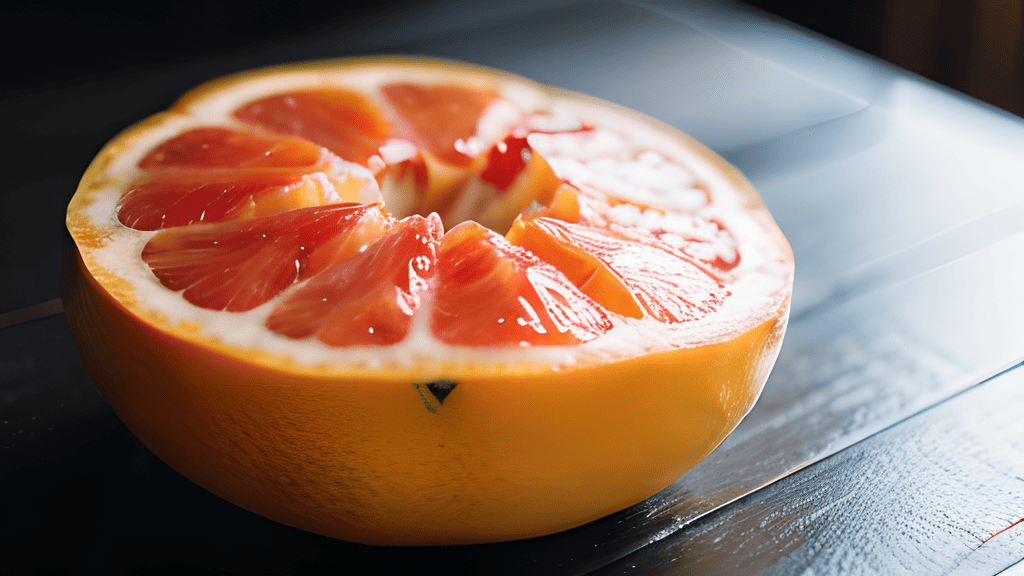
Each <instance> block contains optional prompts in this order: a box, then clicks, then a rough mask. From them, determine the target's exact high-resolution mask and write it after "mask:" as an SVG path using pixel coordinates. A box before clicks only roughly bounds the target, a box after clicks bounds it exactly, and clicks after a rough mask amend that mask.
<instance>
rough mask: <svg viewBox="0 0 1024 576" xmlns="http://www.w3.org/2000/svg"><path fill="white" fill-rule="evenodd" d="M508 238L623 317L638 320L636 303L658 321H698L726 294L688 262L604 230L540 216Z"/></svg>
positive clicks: (523, 222) (523, 223) (518, 224)
mask: <svg viewBox="0 0 1024 576" xmlns="http://www.w3.org/2000/svg"><path fill="white" fill-rule="evenodd" d="M509 236H510V240H511V241H512V242H513V243H514V244H518V245H520V246H523V247H525V248H528V249H529V250H531V251H533V252H535V253H536V254H538V255H539V256H540V257H541V258H543V259H545V260H547V261H548V262H551V263H552V264H555V266H556V267H558V268H559V269H560V270H562V271H572V272H570V278H571V279H572V280H573V282H574V283H575V284H576V285H577V286H578V287H579V288H580V290H582V291H583V292H584V293H585V294H587V295H588V296H590V297H591V298H593V299H594V300H596V301H597V302H600V303H601V304H602V305H604V306H605V307H606V308H608V309H609V310H613V311H616V312H618V313H620V314H622V315H624V316H631V317H634V318H639V317H641V316H642V312H641V311H640V310H639V308H637V307H636V304H637V303H639V304H641V305H642V306H643V308H644V309H645V310H646V311H647V313H648V314H650V315H651V316H652V317H654V318H655V319H657V320H659V321H661V322H667V323H678V322H687V321H691V320H698V319H700V318H702V317H704V316H706V315H708V314H710V313H712V312H714V311H715V310H716V309H718V307H719V306H721V304H722V302H724V301H725V298H726V297H727V296H728V295H729V291H728V290H727V289H726V288H725V286H723V285H722V284H721V283H720V282H719V281H717V280H716V279H715V278H713V277H712V276H710V275H709V274H708V273H707V272H705V271H704V270H702V269H701V268H700V267H698V266H696V265H695V264H694V263H693V262H691V261H690V260H689V259H686V258H683V257H680V256H679V255H677V254H673V253H672V252H669V251H667V250H664V249H663V248H662V247H660V246H658V245H656V244H647V243H641V242H638V241H636V240H634V239H630V238H625V237H622V236H619V235H616V234H614V233H613V232H611V231H609V230H606V229H602V228H597V227H592V226H586V225H582V224H573V223H569V222H564V221H561V220H556V219H553V218H549V217H545V216H540V217H534V218H526V219H520V220H518V221H517V222H516V224H515V225H513V227H512V230H510V231H509ZM627 295H628V296H627Z"/></svg>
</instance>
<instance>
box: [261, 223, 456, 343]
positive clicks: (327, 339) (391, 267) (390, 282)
mask: <svg viewBox="0 0 1024 576" xmlns="http://www.w3.org/2000/svg"><path fill="white" fill-rule="evenodd" d="M442 233H443V231H442V228H441V220H440V218H438V217H437V216H436V215H431V216H429V217H427V218H424V217H422V216H419V215H414V216H409V217H408V218H405V219H403V220H401V221H399V222H398V223H397V224H396V225H395V227H394V229H393V230H391V231H390V232H388V233H387V234H386V235H385V236H384V237H383V238H381V239H380V240H378V241H377V242H375V243H374V244H372V245H370V246H368V247H367V248H366V249H365V250H364V251H362V252H360V253H358V254H356V255H355V256H353V257H352V258H350V259H348V260H344V261H341V262H338V263H336V264H335V265H333V266H331V267H329V268H327V269H325V270H323V271H322V272H321V273H319V274H317V275H316V276H313V277H312V278H311V279H310V280H309V281H308V282H307V283H305V284H302V285H300V286H297V287H296V289H295V290H294V291H293V292H292V293H290V294H288V295H287V296H286V297H285V299H284V301H282V302H281V303H280V304H278V305H277V306H276V307H275V308H274V310H273V311H272V312H271V313H270V316H269V317H268V318H267V320H266V327H267V328H268V329H270V330H271V331H273V332H276V333H278V334H281V335H284V336H288V337H290V338H295V339H301V338H310V337H316V338H318V339H319V340H320V341H321V342H323V343H324V344H327V345H329V346H360V345H363V346H366V345H372V346H380V345H387V344H394V343H396V342H399V341H401V340H402V339H404V338H405V336H406V335H407V334H408V332H409V328H410V324H411V322H412V318H413V316H414V315H415V314H416V312H417V310H418V309H419V307H420V300H421V295H422V294H423V293H424V292H425V291H426V290H428V288H429V280H430V278H431V277H433V276H434V272H435V268H436V263H437V245H438V241H439V239H440V237H441V235H442Z"/></svg>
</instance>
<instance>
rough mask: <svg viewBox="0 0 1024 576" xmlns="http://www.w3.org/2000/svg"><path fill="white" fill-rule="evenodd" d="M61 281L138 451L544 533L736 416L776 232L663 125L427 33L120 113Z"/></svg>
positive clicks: (738, 190) (361, 502)
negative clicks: (131, 121)
mask: <svg viewBox="0 0 1024 576" xmlns="http://www.w3.org/2000/svg"><path fill="white" fill-rule="evenodd" d="M67 225H68V229H69V230H70V232H71V236H72V238H73V240H74V242H73V244H70V243H69V250H68V259H67V262H66V263H67V269H66V270H65V283H64V284H65V286H64V288H65V291H64V299H65V307H66V309H67V314H68V319H69V321H70V323H71V326H72V329H73V331H74V334H75V338H76V340H77V342H78V346H79V348H80V350H81V352H82V357H83V359H84V361H85V363H86V365H87V367H88V369H89V371H90V373H91V374H92V376H93V378H94V379H95V381H96V384H97V385H98V386H99V388H100V389H101V390H102V391H103V393H104V394H105V395H106V397H107V399H108V400H109V401H110V403H111V405H112V406H113V407H114V409H115V410H116V411H117V413H118V414H119V416H120V417H121V418H122V419H123V420H124V421H125V423H126V424H127V425H128V426H129V427H130V428H131V430H132V431H133V432H134V433H135V434H136V435H137V436H138V437H139V438H140V439H141V440H142V441H143V442H144V443H145V444H146V445H147V446H148V447H149V448H151V449H152V450H153V451H154V452H155V453H156V454H157V455H158V456H160V457H161V458H162V459H164V460H165V461H166V462H167V463H168V464H170V465H171V466H172V467H174V468H175V469H176V470H178V471H180V472H181V473H182V474H184V475H185V476H187V477H188V478H190V479H192V480H193V481H195V482H197V483H198V484H200V485H202V486H204V487H206V488H207V489H209V490H211V491H212V492H214V493H216V494H218V495H220V496H222V497H224V498H226V499H227V500H230V501H232V502H235V503H237V504H238V505H240V506H243V507H245V508H248V509H250V510H253V511H255V512H257V513H259V514H262V515H264V516H267V517H269V518H272V519H274V520H278V521H280V522H283V523H286V524H289V525H292V526H296V527H299V528H302V529H305V530H310V531H313V532H317V533H320V534H326V535H329V536H333V537H337V538H341V539H345V540H352V541H357V542H366V543H376V544H448V543H473V542H491V541H501V540H510V539H517V538H526V537H532V536H539V535H543V534H549V533H553V532H557V531H561V530H565V529H568V528H572V527H574V526H579V525H581V524H583V523H586V522H589V521H591V520H594V519H597V518H600V517H602V516H604V515H607V514H609V513H611V512H614V511H617V510H620V509H622V508H625V507H627V506H630V505H632V504H635V503H637V502H640V501H642V500H644V499H645V498H648V497H649V496H651V495H653V494H655V493H656V492H658V491H659V490H661V489H663V488H665V487H666V486H667V485H668V484H670V483H671V482H672V481H673V480H675V479H676V478H677V477H679V476H680V475H681V474H682V473H683V472H685V471H686V470H687V469H689V468H690V467H691V466H693V465H694V464H695V463H696V462H698V461H699V460H700V459H701V458H703V457H704V456H706V455H707V454H708V453H709V452H710V451H711V450H712V449H713V448H714V447H715V446H716V445H718V444H719V443H720V442H721V441H722V439H723V438H725V436H726V435H727V434H728V433H729V432H730V431H731V430H732V429H733V428H734V427H735V426H736V424H737V423H738V422H739V420H740V419H741V418H742V417H743V416H744V415H745V414H746V413H747V411H748V410H749V409H750V407H751V406H752V404H753V403H754V401H755V399H756V398H757V396H758V394H759V393H760V391H761V388H762V386H763V385H764V382H765V380H766V378H767V376H768V373H769V371H770V369H771V367H772V364H773V363H774V360H775V357H776V355H777V353H778V350H779V346H780V344H781V340H782V336H783V332H784V330H785V326H786V320H787V316H788V310H789V299H790V292H791V286H792V277H793V258H792V253H791V251H790V248H789V245H788V244H787V242H786V240H785V238H784V237H783V235H782V233H781V232H780V231H779V229H778V228H777V226H776V225H775V223H774V222H773V221H772V219H771V217H770V215H769V214H768V211H767V210H766V208H765V207H764V205H763V204H762V203H761V201H760V199H759V198H758V196H757V195H756V194H755V192H754V191H753V189H752V188H751V186H750V185H749V184H748V183H747V181H746V180H744V179H743V178H742V177H741V176H740V175H739V174H738V173H737V172H736V171H735V170H734V169H732V168H731V167H730V166H728V165H727V164H726V163H725V162H724V161H723V160H721V159H720V158H719V157H717V156H716V155H714V154H713V153H711V152H709V151H708V150H707V149H705V148H703V147H702V146H700V145H699V144H697V143H695V142H694V141H692V140H691V139H689V138H688V137H687V136H685V135H683V134H681V133H679V132H678V131H676V130H674V129H672V128H670V127H668V126H665V125H662V124H660V123H658V122H655V121H653V120H651V119H649V118H646V117H643V116H641V115H639V114H637V113H635V112H631V111H628V110H624V109H621V108H619V107H616V106H614V105H611V104H609V103H606V102H602V101H598V100H595V99H592V98H588V97H584V96H580V95H577V94H572V93H568V92H564V91H561V90H556V89H552V88H547V87H544V86H540V85H538V84H535V83H533V82H530V81H528V80H525V79H522V78H519V77H516V76H512V75H509V74H506V73H503V72H499V71H495V70H491V69H485V68H481V67H476V66H469V65H463V64H456V63H452V62H446V61H434V60H423V59H414V58H370V59H359V60H344V61H329V62H318V63H311V64H302V65H296V66H289V67H283V68H273V69H265V70H257V71H254V72H249V73H246V74H241V75H238V76H233V77H230V78H226V79H222V80H218V81H215V82H212V83H210V84H207V85H205V86H202V87H200V88H197V89H195V90H194V91H192V92H190V93H189V94H188V95H186V96H185V97H184V98H183V99H181V100H180V101H179V102H178V103H177V104H175V105H174V106H173V107H172V108H171V109H170V110H169V111H167V112H164V113H161V114H158V115H156V116H154V117H152V118H149V119H147V120H145V121H144V122H142V123H140V124H138V125H137V126H135V127H132V128H130V129H128V130H127V131H125V132H124V133H122V134H121V135H119V136H117V137H116V138H115V139H114V140H113V141H112V142H110V143H109V144H108V145H107V146H106V147H105V148H104V149H103V150H102V151H101V152H100V154H99V155H98V156H97V158H96V159H95V161H94V162H93V163H92V165H91V166H90V167H89V169H88V171H87V172H86V174H85V176H84V177H83V179H82V182H81V185H80V186H79V188H78V191H77V193H76V194H75V196H74V198H73V199H72V201H71V204H70V207H69V209H68V217H67Z"/></svg>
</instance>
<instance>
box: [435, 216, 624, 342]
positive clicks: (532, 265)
mask: <svg viewBox="0 0 1024 576" xmlns="http://www.w3.org/2000/svg"><path fill="white" fill-rule="evenodd" d="M437 268H438V276H437V282H438V288H437V293H436V298H435V301H434V306H435V308H434V315H433V319H432V329H433V332H434V334H435V336H437V338H439V339H440V340H441V341H443V342H447V343H449V344H457V345H467V346H506V345H517V344H518V345H573V344H579V343H580V342H586V341H589V340H593V339H594V338H596V337H598V336H599V335H601V334H603V333H605V332H607V331H608V330H610V329H611V327H612V324H611V321H610V320H609V319H608V317H607V315H606V314H605V312H604V310H603V309H602V308H601V307H600V306H598V305H597V304H596V303H595V302H594V301H593V300H591V299H590V298H589V297H587V296H586V295H585V294H583V293H582V292H580V291H579V290H578V289H577V288H576V287H575V286H573V284H572V283H571V282H570V281H569V280H568V278H566V277H565V275H564V274H562V273H561V272H559V271H558V270H556V269H555V268H554V267H553V266H551V265H550V264H547V263H545V262H543V261H541V260H540V259H539V258H537V257H536V256H533V255H532V254H530V253H529V252H527V251H526V250H524V249H522V248H520V247H518V246H514V245H512V244H509V243H508V241H507V240H505V238H503V237H502V236H500V235H499V234H496V233H494V232H492V231H490V230H488V229H486V228H484V227H483V226H480V225H479V224H477V223H475V222H464V223H462V224H460V225H458V226H456V227H455V228H453V229H452V230H450V231H449V232H448V233H447V234H445V236H444V238H442V240H441V247H440V251H439V253H438V262H437Z"/></svg>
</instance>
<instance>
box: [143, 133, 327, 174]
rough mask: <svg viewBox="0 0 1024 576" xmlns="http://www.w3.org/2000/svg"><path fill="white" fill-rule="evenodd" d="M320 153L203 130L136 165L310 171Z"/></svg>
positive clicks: (301, 144)
mask: <svg viewBox="0 0 1024 576" xmlns="http://www.w3.org/2000/svg"><path fill="white" fill-rule="evenodd" d="M323 162H324V154H323V150H322V149H321V148H320V147H319V146H317V145H315V144H313V143H312V142H309V141H308V140H304V139H302V138H289V137H287V136H277V135H274V136H270V135H265V134H257V133H254V132H242V131H240V130H233V129H229V128H220V127H204V128H195V129H192V130H189V131H187V132H183V133H182V134H179V135H178V136H175V137H174V138H171V139H170V140H167V141H165V142H163V143H162V144H160V145H159V146H157V147H156V148H154V149H153V150H152V151H151V152H149V153H148V154H146V156H145V157H143V158H142V160H141V161H139V168H142V169H143V170H151V171H152V170H166V169H174V168H178V169H184V170H196V169H203V170H208V169H216V168H221V169H224V168H254V167H264V168H281V167H296V168H301V167H306V168H310V169H312V168H314V167H316V166H320V165H322V163H323Z"/></svg>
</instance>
